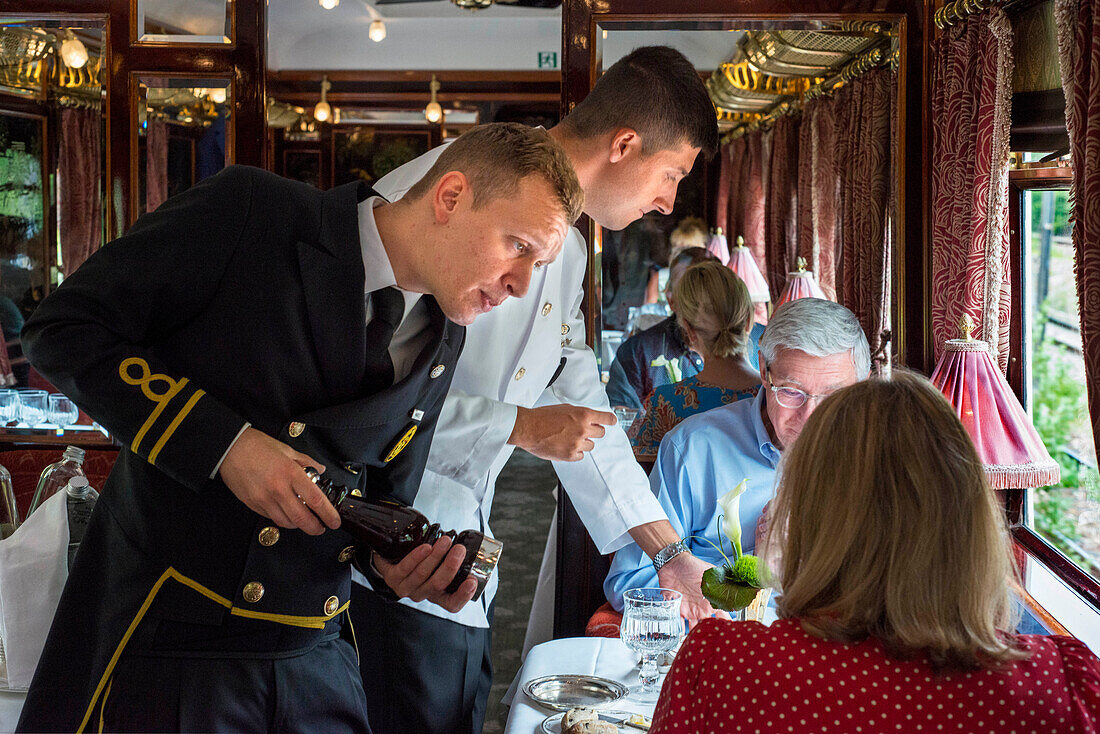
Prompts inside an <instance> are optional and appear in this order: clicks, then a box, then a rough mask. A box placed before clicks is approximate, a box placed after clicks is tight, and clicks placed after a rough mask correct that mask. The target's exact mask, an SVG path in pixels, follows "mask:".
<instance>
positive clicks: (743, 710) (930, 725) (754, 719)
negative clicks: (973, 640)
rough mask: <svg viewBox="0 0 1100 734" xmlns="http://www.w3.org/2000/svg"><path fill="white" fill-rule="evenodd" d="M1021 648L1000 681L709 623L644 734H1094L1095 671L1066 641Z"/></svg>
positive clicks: (684, 652)
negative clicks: (1024, 651)
mask: <svg viewBox="0 0 1100 734" xmlns="http://www.w3.org/2000/svg"><path fill="white" fill-rule="evenodd" d="M1020 639H1021V641H1022V643H1023V645H1025V646H1026V647H1027V648H1028V649H1029V650H1031V652H1032V655H1031V658H1030V659H1028V660H1025V661H1022V662H1019V663H1015V664H1013V665H1012V666H1011V667H1009V668H1007V669H1006V670H1004V671H1003V672H992V671H985V670H982V671H974V672H948V673H943V674H937V673H935V672H934V671H933V669H932V668H931V666H929V665H928V663H927V662H925V661H923V660H910V661H897V660H894V659H893V658H890V657H888V656H887V654H886V653H885V651H884V650H883V648H882V645H881V643H879V642H878V641H877V640H874V639H868V640H864V641H863V642H860V643H856V644H848V643H841V642H830V641H826V640H821V639H819V638H817V637H813V636H812V635H809V634H807V633H806V632H804V631H803V630H802V628H801V626H800V625H799V623H798V621H797V620H793V619H784V620H779V621H777V622H775V623H774V624H772V625H771V626H770V627H765V626H764V625H762V624H760V623H759V622H728V621H719V620H713V619H712V620H707V621H706V622H703V623H702V624H700V625H699V626H698V627H697V628H696V629H694V630H693V631H692V632H691V634H690V635H689V636H688V638H687V640H686V641H685V642H684V646H683V647H682V648H681V650H680V653H679V654H678V655H677V656H676V661H675V663H674V664H673V666H672V670H670V671H669V674H668V678H667V679H666V680H665V683H664V688H663V689H662V690H661V698H660V700H659V701H658V703H657V710H656V713H655V716H654V721H653V729H652V734H686V733H688V732H698V733H699V734H702V733H703V732H706V733H707V734H710V733H711V732H736V733H737V734H749V733H750V732H769V733H772V732H774V733H776V734H784V733H785V732H798V733H799V734H803V733H807V732H823V733H824V732H828V733H829V734H842V733H843V734H846V733H849V732H867V733H878V732H905V733H906V734H909V733H910V732H937V733H938V732H946V733H952V732H968V733H969V732H974V733H977V732H981V733H983V734H984V733H985V732H990V733H996V734H1032V732H1034V733H1036V734H1038V733H1042V734H1062V733H1063V732H1065V733H1069V732H1073V733H1074V734H1076V733H1078V732H1087V733H1090V734H1096V733H1097V732H1100V723H1098V722H1100V660H1097V658H1096V657H1095V656H1094V655H1093V654H1092V653H1091V652H1090V651H1089V649H1088V648H1087V647H1085V646H1084V645H1083V644H1082V643H1081V642H1078V641H1077V640H1074V639H1071V638H1068V637H1041V636H1036V635H1022V636H1021V637H1020Z"/></svg>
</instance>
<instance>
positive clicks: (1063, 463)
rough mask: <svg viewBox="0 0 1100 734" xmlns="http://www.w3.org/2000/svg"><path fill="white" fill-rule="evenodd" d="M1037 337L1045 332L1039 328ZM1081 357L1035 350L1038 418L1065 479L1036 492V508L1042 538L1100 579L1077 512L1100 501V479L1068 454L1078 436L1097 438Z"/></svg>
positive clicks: (1046, 346) (1055, 349) (1041, 347)
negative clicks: (1079, 372)
mask: <svg viewBox="0 0 1100 734" xmlns="http://www.w3.org/2000/svg"><path fill="white" fill-rule="evenodd" d="M1043 318H1045V314H1039V315H1038V319H1043ZM1034 333H1036V334H1038V333H1040V332H1039V329H1038V324H1036V329H1035V332H1034ZM1075 357H1076V355H1073V354H1071V353H1070V352H1069V350H1067V349H1065V348H1064V347H1062V346H1059V345H1057V344H1055V343H1053V342H1051V341H1046V342H1043V343H1041V344H1037V345H1036V348H1035V350H1034V356H1033V358H1032V364H1031V368H1032V385H1033V386H1034V387H1033V392H1032V396H1031V402H1032V418H1033V420H1034V422H1035V429H1036V430H1037V431H1038V433H1039V436H1040V437H1041V438H1042V439H1043V442H1044V443H1045V444H1046V446H1047V450H1049V451H1050V454H1051V456H1052V457H1054V459H1055V461H1057V462H1058V464H1059V465H1060V467H1061V470H1062V481H1061V482H1060V483H1059V484H1058V486H1055V487H1045V488H1042V489H1038V490H1034V495H1033V503H1032V509H1033V512H1034V522H1035V529H1036V530H1037V531H1039V533H1040V534H1042V535H1043V536H1045V537H1046V538H1047V539H1048V540H1049V541H1050V542H1051V543H1052V544H1053V545H1054V546H1055V547H1057V548H1058V549H1059V550H1060V551H1062V553H1064V554H1065V555H1066V556H1067V557H1069V558H1070V559H1071V560H1073V561H1074V562H1075V563H1078V564H1079V565H1081V566H1083V567H1084V568H1085V569H1086V570H1089V571H1091V573H1092V574H1093V575H1100V567H1098V563H1100V559H1097V558H1095V557H1086V556H1085V555H1084V554H1083V553H1082V552H1080V550H1079V549H1080V548H1081V546H1080V541H1081V540H1082V535H1081V532H1080V528H1079V525H1078V512H1076V511H1075V508H1077V507H1079V506H1080V504H1081V503H1082V501H1087V502H1088V503H1089V504H1093V505H1095V504H1096V503H1098V502H1100V477H1098V475H1097V470H1096V469H1095V468H1094V467H1089V466H1086V465H1083V464H1082V463H1081V462H1079V461H1078V460H1077V459H1075V458H1074V457H1073V456H1072V455H1071V454H1068V453H1066V449H1070V450H1073V449H1074V440H1075V437H1079V436H1081V435H1091V426H1089V425H1088V409H1087V396H1086V394H1085V385H1084V382H1083V380H1081V379H1080V377H1078V376H1076V375H1075V374H1074V373H1073V369H1072V362H1071V360H1073V359H1074V358H1075ZM1077 440H1079V439H1077ZM1082 495H1083V496H1082Z"/></svg>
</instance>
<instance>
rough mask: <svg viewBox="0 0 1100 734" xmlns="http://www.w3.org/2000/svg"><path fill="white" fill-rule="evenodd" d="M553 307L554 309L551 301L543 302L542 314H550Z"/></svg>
mask: <svg viewBox="0 0 1100 734" xmlns="http://www.w3.org/2000/svg"><path fill="white" fill-rule="evenodd" d="M553 309H554V307H553V306H552V305H551V304H550V301H547V302H546V303H544V304H542V315H543V316H549V315H550V312H551V311H552V310H553Z"/></svg>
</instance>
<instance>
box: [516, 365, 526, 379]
mask: <svg viewBox="0 0 1100 734" xmlns="http://www.w3.org/2000/svg"><path fill="white" fill-rule="evenodd" d="M526 374H527V370H526V369H524V368H523V367H520V368H519V371H518V372H516V379H517V380H522V379H523V376H524V375H526Z"/></svg>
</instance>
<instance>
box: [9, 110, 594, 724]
mask: <svg viewBox="0 0 1100 734" xmlns="http://www.w3.org/2000/svg"><path fill="white" fill-rule="evenodd" d="M460 144H461V146H460ZM455 148H460V149H459V150H458V151H457V153H456V152H454V149H455ZM439 163H440V165H438V166H436V167H435V168H433V169H432V171H429V173H428V174H427V175H426V176H425V179H424V181H425V182H426V183H425V185H424V186H422V187H421V193H422V195H421V196H419V197H417V198H416V199H415V200H414V201H407V198H406V199H404V200H402V201H401V202H397V203H393V204H390V203H387V202H385V200H384V199H381V198H380V197H377V196H376V195H375V194H374V192H373V191H371V190H370V189H369V187H367V186H365V185H362V184H349V185H347V186H342V187H340V188H337V189H334V190H332V191H328V192H320V191H317V190H316V189H313V188H311V187H309V186H306V185H304V184H298V183H295V182H291V181H287V180H285V179H281V178H278V177H276V176H274V175H272V174H269V173H266V172H263V171H260V170H257V169H251V168H244V167H231V168H229V169H226V170H225V171H224V172H222V173H220V174H218V175H217V176H214V177H212V178H210V179H207V180H206V181H204V182H203V183H201V184H199V185H198V186H195V187H194V188H192V189H190V190H189V191H187V192H184V193H183V194H181V195H179V196H177V197H175V198H173V199H171V200H169V201H168V202H166V203H165V204H164V205H163V206H162V207H160V208H159V209H158V210H157V211H156V212H154V213H152V214H150V215H147V216H145V217H143V218H142V219H141V220H139V221H138V222H137V224H135V225H134V227H133V228H132V229H131V230H130V232H129V233H128V234H126V235H125V236H123V237H121V238H119V239H118V240H115V241H114V242H112V243H110V244H108V245H107V246H106V247H104V248H103V249H102V250H101V251H99V252H98V253H96V254H95V255H93V256H92V257H91V258H89V259H88V261H87V262H86V263H85V264H84V265H83V266H82V267H81V268H80V270H79V271H78V272H77V273H75V274H74V275H72V276H71V277H69V278H67V279H66V280H65V282H64V284H63V285H62V286H61V287H60V288H59V289H58V290H57V291H56V292H55V293H54V294H53V295H51V296H50V297H49V298H47V299H46V300H45V301H44V302H43V304H42V305H41V306H40V307H39V309H38V311H37V312H36V313H35V315H34V316H33V317H32V318H31V320H30V321H28V323H27V326H26V329H25V330H24V332H23V339H24V344H25V345H26V347H27V349H28V353H29V355H30V359H31V362H32V363H33V364H34V365H35V366H36V367H37V368H38V369H39V370H40V371H41V372H42V373H43V374H45V375H46V376H47V377H48V378H49V379H50V380H51V381H53V382H54V384H56V385H57V386H58V387H59V388H60V389H61V390H63V391H64V392H65V393H66V394H68V395H70V396H71V397H72V398H73V399H74V400H76V402H78V403H79V404H80V406H81V407H82V408H83V409H84V410H86V411H87V412H88V413H89V414H91V415H92V416H94V417H95V418H96V419H97V420H98V421H99V422H100V423H102V424H103V425H104V426H106V427H107V428H109V429H110V430H111V432H112V433H113V434H114V435H115V436H116V437H117V438H118V439H119V440H120V441H121V442H122V444H123V448H122V450H121V451H120V454H119V458H118V462H117V463H116V465H115V468H114V470H113V471H112V473H111V476H110V477H109V479H108V480H107V483H106V485H105V486H104V488H103V492H102V494H101V497H100V500H99V502H98V504H97V506H96V509H95V512H94V514H93V516H92V520H91V525H90V527H89V528H88V531H87V534H86V536H85V538H84V541H83V544H82V546H81V549H80V552H79V554H78V555H77V558H76V560H75V563H74V565H73V568H72V573H71V574H70V577H69V581H68V583H67V585H66V587H65V591H64V593H63V595H62V598H61V602H60V605H59V607H58V611H57V614H56V616H55V618H54V623H53V626H52V628H51V630H50V634H49V637H48V639H47V642H46V648H45V650H44V652H43V655H42V659H41V661H40V663H39V665H38V668H37V670H36V672H35V677H34V680H33V682H32V684H31V689H30V692H29V693H28V696H27V701H26V704H25V705H24V708H23V714H22V718H21V719H20V722H19V730H20V731H86V730H88V729H91V728H96V729H101V730H109V731H120V730H125V731H170V730H175V731H184V730H189V731H229V730H233V731H241V730H247V731H310V732H321V731H369V729H368V727H367V723H366V712H365V701H364V697H363V691H362V686H361V683H360V681H359V673H358V668H357V661H356V653H355V650H354V648H353V647H352V645H351V644H349V643H348V642H347V641H346V638H348V637H350V634H348V631H347V630H345V629H344V628H343V626H342V624H341V621H342V618H343V614H344V612H345V610H346V609H347V606H348V598H349V596H350V573H349V570H348V569H349V561H350V560H351V557H352V555H353V554H354V552H355V548H354V546H353V545H352V542H351V539H350V536H348V535H347V534H346V533H344V532H343V531H340V530H336V528H338V526H339V523H340V519H339V516H338V515H337V513H336V511H335V510H334V509H333V507H332V505H331V504H329V503H328V501H327V500H326V499H325V498H324V496H323V494H322V493H321V492H320V490H319V489H318V488H317V487H316V486H315V485H314V484H312V482H310V480H309V479H308V478H307V476H306V474H305V473H304V471H303V467H305V466H316V467H318V468H322V467H323V468H324V469H325V470H326V476H329V477H332V478H333V479H335V480H337V481H338V482H340V483H343V484H348V485H351V486H357V487H359V488H360V489H361V490H362V491H364V492H386V493H389V494H393V495H395V496H397V497H399V498H401V499H404V500H405V501H408V502H411V501H412V499H413V493H414V492H415V490H416V487H417V486H418V484H419V481H420V476H421V473H422V471H423V464H424V460H425V457H426V455H427V450H428V445H429V442H430V440H431V434H432V431H433V429H434V426H435V422H436V418H437V416H438V412H439V409H440V406H441V404H442V401H443V397H444V395H445V393H446V391H447V386H448V384H449V382H450V376H451V374H452V372H453V369H452V368H453V366H454V364H455V361H456V359H457V357H458V354H459V351H460V350H461V346H462V341H463V336H464V329H463V327H461V326H458V325H456V324H455V323H452V321H453V322H457V323H459V324H467V323H469V322H470V321H472V320H473V318H474V316H475V315H476V314H478V313H480V312H483V311H486V310H488V309H489V308H491V307H492V306H494V305H496V304H498V303H499V302H500V301H502V300H504V298H506V297H507V296H509V295H516V296H519V295H522V294H523V293H524V292H525V291H526V289H527V285H528V283H529V281H530V277H531V270H532V269H533V268H534V267H535V266H537V265H538V263H540V262H545V261H548V260H552V259H553V258H554V257H556V255H557V253H558V251H559V250H560V248H561V244H562V240H563V238H564V236H565V233H566V231H567V229H568V227H569V225H570V224H571V223H572V222H573V221H574V220H575V219H576V217H577V214H578V213H579V210H580V196H581V194H580V189H579V186H578V185H577V181H576V177H575V175H574V173H573V171H572V168H571V167H570V165H569V163H568V160H567V159H566V158H565V157H564V154H563V153H562V151H561V150H560V148H558V147H557V145H556V144H555V143H554V142H553V141H552V140H550V138H549V137H548V136H547V135H546V134H545V133H544V132H541V131H536V130H531V129H528V128H524V127H522V126H519V125H510V124H503V125H491V126H484V127H483V128H478V129H475V130H474V131H473V132H471V133H467V135H466V136H463V138H461V139H460V140H459V141H456V142H455V143H454V144H453V145H452V146H450V150H449V151H448V155H447V158H443V157H441V158H440V161H439ZM421 294H424V295H422V296H421ZM395 307H396V311H395V310H394V308H395ZM448 318H449V319H451V321H448ZM387 323H388V324H389V325H388V326H386V324H387ZM379 334H381V335H382V336H379ZM413 426H415V427H416V428H417V432H416V434H415V435H414V438H413V440H412V441H411V442H410V443H409V444H408V445H407V447H405V448H404V450H402V451H400V452H396V455H395V451H394V449H395V441H396V439H397V438H399V437H401V436H403V435H405V434H406V433H408V431H409V429H410V428H411V427H413ZM322 522H323V524H322ZM325 526H327V527H328V528H329V529H328V530H326V528H325ZM452 550H453V552H449V551H452ZM414 553H419V554H421V556H424V555H428V554H431V555H432V556H435V557H436V558H437V559H438V560H439V561H440V562H442V565H441V566H440V567H439V569H438V571H437V572H436V573H435V574H433V575H432V576H431V577H430V578H428V579H426V580H425V582H424V584H423V587H422V590H421V593H422V594H423V595H424V596H425V597H426V598H432V599H433V600H435V601H437V602H438V603H441V604H444V605H461V604H464V603H465V602H466V601H468V600H469V598H470V596H471V595H472V594H473V590H474V586H475V583H474V581H473V580H472V579H468V580H466V582H465V583H464V584H463V585H462V587H460V588H459V590H458V591H456V592H455V593H454V594H453V595H447V594H445V592H444V591H443V588H444V587H445V586H446V584H447V582H448V581H449V580H450V578H453V576H454V574H455V572H456V571H457V569H458V563H459V562H460V561H461V558H462V551H461V549H458V548H455V549H450V547H449V542H442V541H441V542H440V543H437V544H436V546H435V547H428V546H422V547H421V548H419V549H417V551H414ZM418 558H419V556H418ZM364 565H366V564H364ZM393 634H395V635H399V634H401V630H393ZM368 654H369V653H368Z"/></svg>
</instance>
